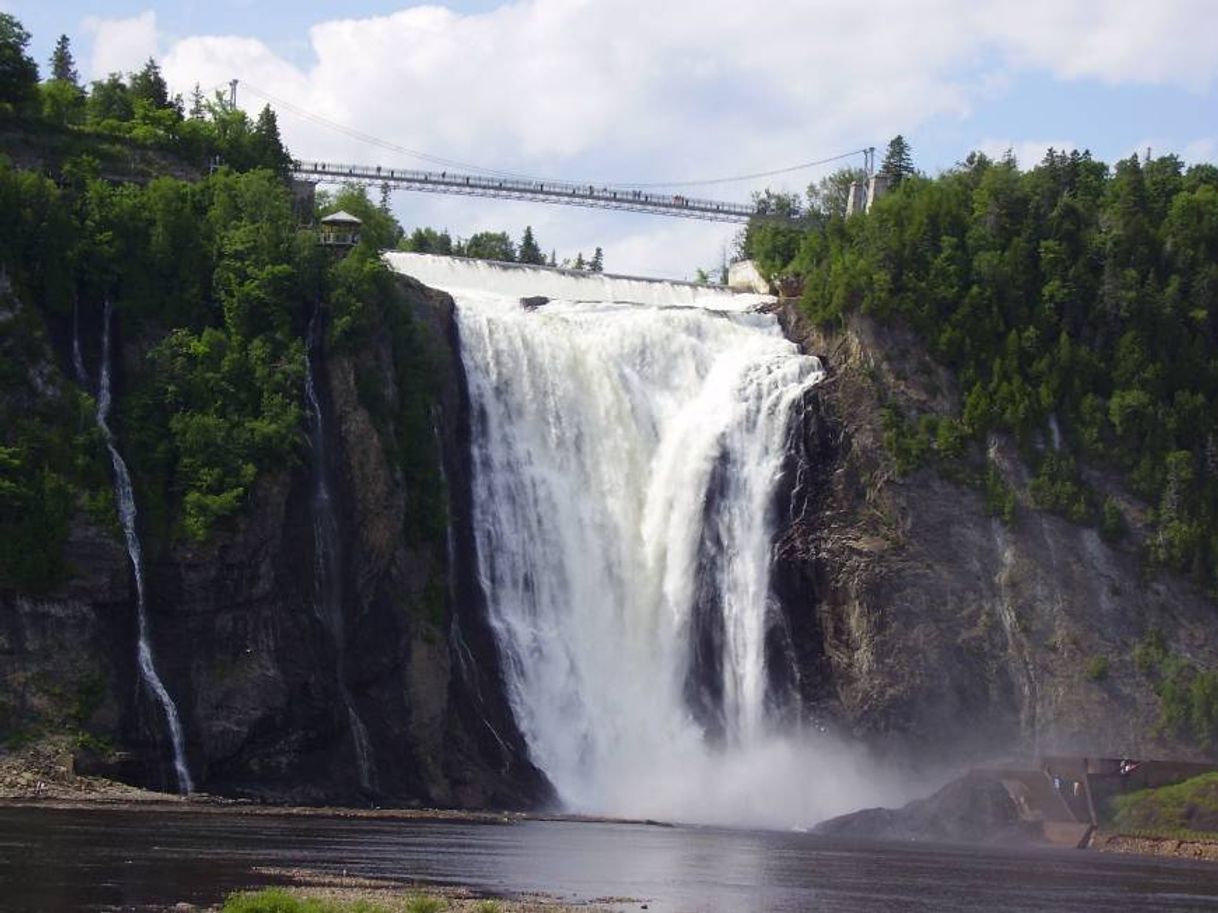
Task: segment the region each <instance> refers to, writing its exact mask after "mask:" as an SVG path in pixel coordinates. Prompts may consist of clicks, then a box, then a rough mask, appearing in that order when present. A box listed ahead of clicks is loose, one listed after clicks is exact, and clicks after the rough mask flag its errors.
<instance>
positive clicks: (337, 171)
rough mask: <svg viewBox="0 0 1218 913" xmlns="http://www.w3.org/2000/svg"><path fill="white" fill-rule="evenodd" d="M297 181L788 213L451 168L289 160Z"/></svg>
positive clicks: (576, 202) (719, 215)
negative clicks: (405, 167) (418, 168)
mask: <svg viewBox="0 0 1218 913" xmlns="http://www.w3.org/2000/svg"><path fill="white" fill-rule="evenodd" d="M292 173H293V176H294V177H295V178H296V179H297V180H302V181H309V182H311V183H317V184H365V185H370V186H375V187H388V188H402V189H406V190H419V191H423V192H424V193H450V194H458V195H461V196H471V197H493V198H496V199H503V200H528V201H530V202H534V203H556V204H560V205H565V206H585V207H588V208H591V209H618V210H625V211H627V212H647V213H653V214H656V215H664V216H676V217H678V218H683V219H701V220H703V221H706V222H737V223H740V222H748V221H749V219H751V218H755V217H759V216H760V217H762V218H778V219H786V218H789V216H786V215H782V214H776V213H766V212H759V211H758V209H757V207H756V206H753V205H750V204H747V203H728V202H725V201H723V200H708V199H701V198H698V197H688V196H684V195H683V194H667V193H654V192H649V191H646V190H641V189H632V188H627V187H610V186H602V187H598V186H597V185H595V184H573V183H569V182H565V181H534V180H522V179H519V178H508V177H494V176H487V175H484V174H465V173H461V172H455V171H414V170H410V169H404V168H384V167H381V166H380V165H345V164H336V163H334V162H304V161H298V162H295V163H294V166H293V169H292Z"/></svg>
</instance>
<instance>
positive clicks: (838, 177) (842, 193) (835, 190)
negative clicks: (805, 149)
mask: <svg viewBox="0 0 1218 913" xmlns="http://www.w3.org/2000/svg"><path fill="white" fill-rule="evenodd" d="M866 181H867V172H866V171H864V170H863V169H862V168H839V169H838V170H837V171H835V172H833V173H832V174H830V175H827V176H825V177H823V178H821V179H820V180H819V181H817V182H816V183H815V184H809V185H808V191H807V197H808V208H809V209H810V210H811V211H812V212H815V213H817V214H818V215H819V216H821V217H822V218H825V217H828V216H842V217H844V216H845V215H846V205H847V204H848V203H849V201H850V185H851V184H856V183H857V184H864V183H866Z"/></svg>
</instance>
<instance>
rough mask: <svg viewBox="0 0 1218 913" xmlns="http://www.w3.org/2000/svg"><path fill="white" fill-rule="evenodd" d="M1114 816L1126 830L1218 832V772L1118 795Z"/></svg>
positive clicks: (1113, 810) (1117, 825)
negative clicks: (1156, 787)
mask: <svg viewBox="0 0 1218 913" xmlns="http://www.w3.org/2000/svg"><path fill="white" fill-rule="evenodd" d="M1111 815H1112V824H1113V826H1114V827H1116V828H1118V829H1120V830H1123V831H1156V832H1167V833H1178V832H1182V831H1192V832H1210V833H1212V832H1214V831H1218V773H1211V774H1203V775H1202V776H1200V777H1193V778H1192V779H1191V780H1185V781H1184V782H1182V783H1176V784H1174V785H1172V786H1161V787H1159V788H1158V789H1142V790H1138V791H1137V792H1132V793H1128V794H1127V795H1123V796H1116V797H1114V798H1113V799H1112V801H1111Z"/></svg>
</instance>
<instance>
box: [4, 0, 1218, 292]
mask: <svg viewBox="0 0 1218 913" xmlns="http://www.w3.org/2000/svg"><path fill="white" fill-rule="evenodd" d="M0 10H3V11H5V12H9V13H12V14H14V15H16V16H17V17H18V18H19V19H20V20H21V21H22V22H23V23H24V24H25V26H26V28H27V29H28V30H29V31H30V32H31V33H32V34H33V36H34V40H33V42H32V46H31V51H32V52H33V53H34V55H35V57H36V59H37V60H38V61H39V63H40V64H41V65H43V66H45V64H46V60H47V58H48V56H49V54H50V50H51V47H52V46H53V44H54V41H55V38H56V37H57V36H58V35H59V34H60V33H61V32H63V33H67V34H68V35H69V37H71V39H72V42H73V48H74V51H75V53H76V57H77V60H78V64H79V67H80V69H81V71H82V75H84V76H85V77H86V78H95V77H98V76H101V75H104V74H105V73H106V72H108V71H109V70H112V69H119V70H131V69H134V68H136V67H138V66H139V65H140V64H141V63H142V61H143V60H144V59H146V58H147V57H148V56H149V55H150V54H153V55H155V56H156V57H157V58H158V60H160V61H161V62H162V65H163V67H164V70H165V73H166V75H167V77H168V78H169V81H170V84H171V87H172V88H173V89H174V90H175V91H180V92H182V93H186V92H188V91H189V90H190V88H191V87H192V86H193V85H194V84H195V83H196V82H198V83H200V84H201V85H202V86H203V87H204V88H205V89H211V88H213V87H215V86H219V85H221V84H223V83H225V82H227V80H228V79H229V78H232V77H237V78H239V79H240V80H241V81H242V82H241V85H242V88H241V91H240V101H241V103H242V104H243V106H245V107H247V108H249V109H250V110H256V109H257V108H258V107H260V106H261V105H262V104H263V103H264V102H265V100H266V96H268V95H270V96H273V97H275V98H277V99H282V100H284V101H286V102H289V103H290V104H291V106H292V108H295V109H299V110H303V111H309V112H313V113H316V114H318V115H321V116H322V117H324V118H327V119H329V120H332V121H336V122H339V123H342V124H346V125H348V126H350V127H353V128H356V129H358V130H360V131H362V132H364V133H367V134H371V135H374V136H376V137H379V138H382V139H384V140H386V141H389V142H390V143H393V144H397V145H399V146H403V147H408V148H411V149H416V150H424V151H426V152H429V153H432V154H435V155H441V156H446V157H449V158H454V159H460V160H463V161H469V162H475V163H478V164H481V165H484V166H487V167H492V168H500V169H509V170H514V171H521V172H526V173H529V174H536V175H543V176H547V177H554V178H570V179H573V180H581V181H582V180H589V181H596V182H598V183H600V182H610V181H614V182H626V181H658V180H688V179H691V178H712V177H720V176H728V175H737V174H743V173H749V172H755V171H763V170H767V169H772V168H781V167H784V166H787V165H791V164H795V163H798V162H802V161H810V160H814V159H818V158H822V157H826V156H829V155H834V154H836V153H839V152H844V151H847V150H850V149H855V148H859V147H862V146H866V145H875V146H878V147H880V148H881V149H882V148H883V146H884V144H885V143H886V142H887V140H888V139H889V138H890V137H891V136H893V135H894V134H896V133H902V134H904V135H905V136H906V137H907V138H908V139H909V140H910V142H911V144H912V146H913V150H914V156H915V160H916V163H917V164H918V165H919V167H921V168H923V169H924V170H926V171H929V172H932V173H933V172H935V171H938V170H940V169H942V168H946V167H950V166H951V165H952V164H953V163H955V162H957V161H959V160H960V159H962V158H963V157H964V156H965V155H967V154H968V152H969V151H970V150H972V149H977V148H980V149H983V150H985V151H987V152H990V153H992V154H1001V153H1002V152H1003V151H1004V150H1005V149H1007V148H1008V147H1009V148H1011V149H1013V150H1015V152H1016V153H1017V155H1018V157H1019V159H1020V162H1021V164H1024V165H1031V164H1034V163H1035V161H1036V160H1037V159H1038V158H1039V157H1040V155H1041V154H1042V153H1043V150H1044V148H1045V147H1046V146H1048V145H1055V146H1068V147H1075V146H1077V147H1080V148H1090V149H1091V150H1092V151H1093V152H1094V153H1095V154H1096V155H1097V156H1098V157H1100V158H1102V159H1105V160H1107V161H1112V160H1113V159H1115V158H1118V157H1121V156H1124V155H1128V154H1130V153H1131V152H1132V151H1133V150H1135V149H1137V150H1144V149H1145V148H1146V147H1147V146H1150V147H1151V148H1152V149H1153V151H1154V152H1155V153H1156V154H1159V153H1163V152H1169V151H1171V152H1176V153H1178V154H1180V155H1182V156H1183V157H1184V158H1185V159H1186V160H1189V161H1200V160H1206V161H1215V160H1218V3H1215V2H1213V0H1156V2H1155V3H1144V2H1136V3H1135V2H1131V0H1022V2H1021V3H1018V4H1016V3H1010V2H1007V0H920V2H909V0H873V2H872V3H871V4H869V5H867V6H866V7H864V6H861V5H859V4H857V3H856V2H847V0H803V2H793V0H753V2H752V3H750V4H742V3H739V2H738V0H734V2H731V3H726V2H719V0H665V2H664V3H663V4H657V3H655V2H654V0H516V2H513V3H504V2H498V0H461V2H447V3H443V2H442V3H438V4H434V5H432V6H428V7H423V6H419V5H412V4H409V3H403V2H392V0H353V2H348V3H342V4H339V3H312V4H288V3H284V2H280V0H274V2H253V0H247V2H241V0H213V2H207V3H204V2H199V0H186V2H178V3H172V4H170V3H149V2H139V0H123V2H111V3H106V4H104V5H102V4H96V3H88V2H77V0H58V2H56V3H53V4H50V3H46V2H45V0H44V2H40V3H32V2H25V0H22V2H10V0H0ZM279 107H280V112H279V113H280V124H281V127H282V129H283V132H284V134H285V137H286V139H287V141H288V143H289V146H290V148H291V149H292V151H293V153H294V154H296V155H298V156H300V157H302V158H327V159H331V160H337V161H355V162H361V163H365V162H366V163H381V164H385V165H387V166H407V167H409V166H417V165H418V164H419V162H417V161H416V160H413V159H411V158H410V157H409V156H405V155H401V154H396V153H393V152H391V151H389V150H386V149H383V148H376V147H372V146H368V145H366V144H362V143H359V142H356V141H354V140H352V139H351V138H350V137H348V136H344V135H343V134H342V133H340V132H337V131H334V130H332V129H330V128H328V127H326V126H324V125H321V124H319V123H318V122H316V121H313V120H309V119H307V118H304V117H301V116H299V115H298V113H296V111H295V110H292V109H291V108H288V107H286V106H279ZM826 170H827V169H825V168H822V169H819V170H816V169H813V170H809V171H807V172H801V173H798V174H796V175H792V176H790V177H788V178H784V179H782V180H781V181H777V182H775V186H779V187H782V188H784V189H790V190H798V189H801V188H802V187H803V186H805V185H806V184H807V183H808V182H809V181H810V180H815V179H816V178H818V177H820V176H823V174H824V173H825V172H826ZM763 186H764V182H761V183H760V184H759V183H756V182H754V183H751V184H750V183H732V184H724V185H713V186H707V187H705V188H699V189H698V190H697V193H696V195H700V196H715V197H722V198H725V199H747V198H748V196H749V194H750V192H752V191H754V190H759V189H762V187H763ZM394 208H395V210H396V211H397V213H398V215H399V218H400V219H401V220H402V222H403V223H404V224H406V225H408V226H412V225H415V224H432V225H436V226H437V227H447V228H449V229H450V230H451V231H453V232H454V233H455V234H459V235H469V234H471V233H473V232H474V231H479V230H483V229H499V228H502V229H506V230H508V231H509V232H511V233H512V234H513V235H516V236H518V235H519V233H520V232H521V231H522V230H523V228H524V226H525V224H531V225H533V227H534V230H535V232H536V233H537V235H538V237H539V240H540V241H541V243H542V244H543V246H545V247H556V248H557V249H558V251H559V255H560V257H561V256H564V255H567V256H573V255H574V254H575V252H576V251H577V250H582V251H583V252H584V253H585V254H586V253H588V252H589V251H590V250H591V248H592V247H593V246H595V245H597V244H599V245H601V246H603V247H604V248H605V255H606V262H607V265H608V268H609V269H611V270H615V271H627V272H638V273H643V274H650V275H669V276H675V277H680V276H689V275H692V273H693V271H694V269H695V268H697V267H699V266H703V267H711V266H714V265H715V264H717V263H718V262H719V260H720V258H721V256H722V255H723V251H724V250H725V249H728V248H730V244H731V240H732V236H733V234H734V229H733V228H731V227H724V226H715V225H706V224H700V223H687V222H681V221H678V220H673V219H666V218H660V217H647V216H639V215H624V214H607V213H598V212H589V211H587V210H579V209H568V208H563V207H553V206H542V205H535V204H521V203H504V202H499V201H474V200H467V199H460V198H443V197H432V196H428V195H421V194H407V193H397V194H396V195H395V198H394Z"/></svg>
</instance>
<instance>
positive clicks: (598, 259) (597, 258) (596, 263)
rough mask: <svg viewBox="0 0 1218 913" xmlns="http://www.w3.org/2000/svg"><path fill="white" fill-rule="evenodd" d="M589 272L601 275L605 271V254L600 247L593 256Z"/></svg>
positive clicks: (589, 264)
mask: <svg viewBox="0 0 1218 913" xmlns="http://www.w3.org/2000/svg"><path fill="white" fill-rule="evenodd" d="M588 270H589V271H590V272H593V273H600V272H604V270H605V252H604V251H603V250H601V249H600V248H599V247H598V248H597V249H596V251H595V252H594V253H593V254H592V259H591V261H589V263H588Z"/></svg>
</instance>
